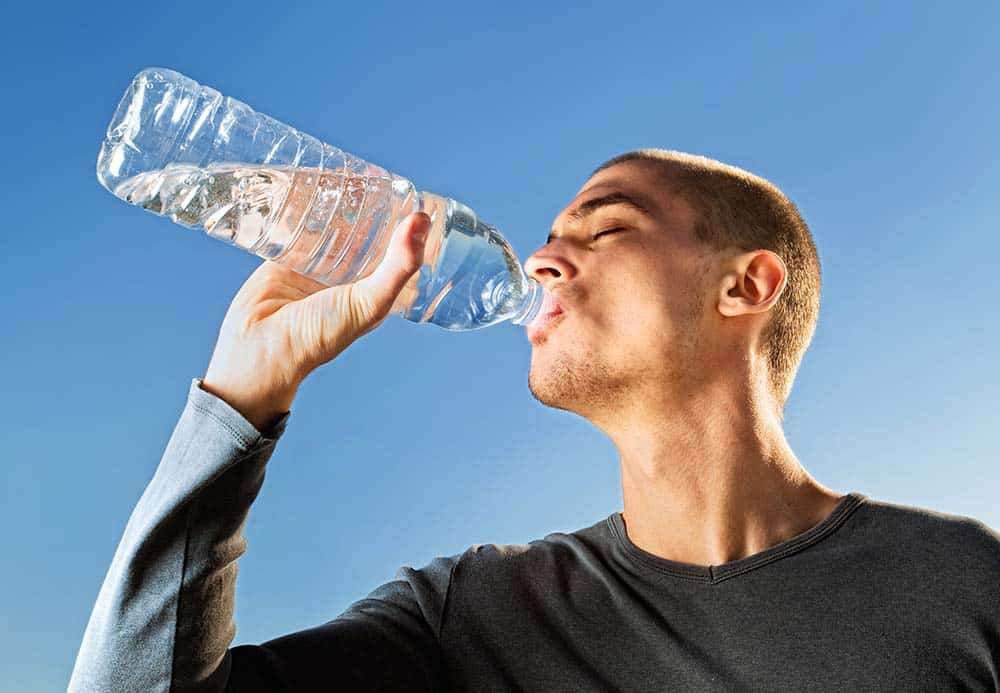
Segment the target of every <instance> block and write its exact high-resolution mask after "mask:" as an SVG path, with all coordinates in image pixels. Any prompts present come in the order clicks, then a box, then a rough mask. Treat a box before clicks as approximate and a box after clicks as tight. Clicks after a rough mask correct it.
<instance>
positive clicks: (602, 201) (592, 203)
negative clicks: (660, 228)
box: [545, 192, 655, 243]
mask: <svg viewBox="0 0 1000 693" xmlns="http://www.w3.org/2000/svg"><path fill="white" fill-rule="evenodd" d="M610 205H624V206H625V207H629V208H630V209H632V210H634V211H636V212H639V213H640V214H644V215H645V216H647V217H649V218H650V219H654V218H655V217H654V215H653V213H652V212H651V211H649V207H648V205H645V204H643V203H642V202H640V201H639V200H638V199H636V198H635V197H632V196H630V195H627V194H625V193H623V192H613V193H608V194H607V195H602V196H601V197H595V198H594V199H592V200H587V201H586V202H581V203H580V205H579V206H577V208H576V209H574V210H573V211H571V212H569V213H567V214H566V216H567V217H568V218H569V219H571V220H572V221H576V222H580V221H583V220H584V219H585V218H586V217H588V216H590V215H591V214H593V213H594V212H596V211H597V210H598V209H600V208H601V207H608V206H610ZM551 241H552V233H549V235H548V237H546V239H545V242H546V243H549V242H551Z"/></svg>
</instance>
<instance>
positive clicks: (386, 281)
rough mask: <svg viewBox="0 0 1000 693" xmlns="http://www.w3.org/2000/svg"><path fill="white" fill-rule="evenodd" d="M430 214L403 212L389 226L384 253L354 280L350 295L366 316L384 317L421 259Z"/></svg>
mask: <svg viewBox="0 0 1000 693" xmlns="http://www.w3.org/2000/svg"><path fill="white" fill-rule="evenodd" d="M430 226H431V218H430V216H428V215H427V214H426V213H424V212H414V213H413V214H410V215H408V216H406V217H405V218H404V219H403V220H402V221H401V222H400V223H399V224H398V225H397V226H396V228H395V229H393V232H392V238H390V239H389V246H388V247H387V248H386V251H385V255H384V256H383V257H382V260H381V261H380V262H379V264H378V267H376V268H375V271H373V272H372V273H371V274H369V275H368V276H367V277H365V278H364V279H361V280H359V281H358V282H357V284H356V285H355V287H354V291H352V292H351V293H352V298H353V299H354V300H355V302H356V303H355V306H356V309H357V310H358V312H359V313H360V314H361V315H363V316H364V318H365V319H366V320H374V319H379V318H382V317H384V316H385V315H386V314H387V313H388V312H389V310H390V309H391V308H392V304H393V303H394V302H395V301H396V297H397V296H398V295H399V294H400V292H401V291H402V290H403V287H404V286H406V282H408V281H409V280H410V277H412V276H413V274H414V273H415V272H416V271H417V270H419V269H420V266H421V265H422V264H423V261H424V245H425V242H426V240H427V233H428V232H429V231H430Z"/></svg>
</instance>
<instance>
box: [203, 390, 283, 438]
mask: <svg viewBox="0 0 1000 693" xmlns="http://www.w3.org/2000/svg"><path fill="white" fill-rule="evenodd" d="M200 387H201V389H202V390H204V391H205V392H207V393H209V394H211V395H214V396H215V397H218V398H219V399H221V400H222V401H224V402H225V403H226V404H228V405H229V406H230V407H232V408H233V409H235V410H236V411H237V412H238V413H239V414H240V416H242V417H243V418H244V419H246V420H247V421H248V422H250V425H252V426H253V427H254V428H255V429H257V432H258V433H264V432H266V431H268V430H270V429H271V428H272V427H273V426H274V425H275V424H276V423H278V420H279V419H281V417H282V416H284V415H285V414H286V413H288V411H289V410H290V409H291V405H292V399H293V398H294V396H295V393H291V394H289V395H280V396H271V397H263V398H261V397H247V396H245V395H241V394H240V393H238V392H236V391H235V390H232V389H229V388H226V387H224V386H219V385H217V384H215V383H213V382H211V381H209V380H207V378H202V379H201V383H200Z"/></svg>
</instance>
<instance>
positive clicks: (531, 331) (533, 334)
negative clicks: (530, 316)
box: [524, 308, 565, 344]
mask: <svg viewBox="0 0 1000 693" xmlns="http://www.w3.org/2000/svg"><path fill="white" fill-rule="evenodd" d="M563 316H565V313H563V311H562V308H557V310H554V311H551V312H549V313H545V314H539V316H538V317H536V318H535V319H534V320H533V321H532V322H531V324H530V325H528V326H527V327H525V328H524V329H525V332H526V333H527V334H528V341H530V342H531V343H532V344H538V343H539V342H540V341H541V339H542V335H544V334H546V333H547V332H549V331H550V330H552V329H553V328H554V327H555V326H556V325H557V324H559V323H560V322H562V318H563Z"/></svg>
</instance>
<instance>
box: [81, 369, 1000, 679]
mask: <svg viewBox="0 0 1000 693" xmlns="http://www.w3.org/2000/svg"><path fill="white" fill-rule="evenodd" d="M199 384H200V380H199V379H197V378H196V379H194V380H193V381H192V383H191V388H190V390H189V393H188V401H187V406H186V407H185V408H184V411H183V412H182V414H181V417H180V420H179V422H178V423H177V426H176V428H175V429H174V432H173V435H172V436H171V438H170V441H169V443H168V445H167V449H166V451H165V453H164V455H163V457H162V459H161V461H160V465H159V467H158V468H157V470H156V473H155V474H154V476H153V479H152V481H151V482H150V484H149V485H148V487H147V488H146V490H145V492H144V493H143V495H142V497H141V499H140V500H139V503H138V505H137V506H136V508H135V510H134V511H133V513H132V516H131V518H130V519H129V522H128V525H127V527H126V530H125V535H124V537H123V538H122V540H121V543H120V545H119V547H118V549H117V551H116V553H115V555H114V559H113V561H112V564H111V568H110V570H109V571H108V574H107V577H106V579H105V581H104V584H103V586H102V588H101V591H100V595H99V597H98V599H97V603H96V605H95V606H94V610H93V613H92V615H91V618H90V622H89V623H88V626H87V629H86V632H85V635H84V638H83V643H82V646H81V648H80V651H79V654H78V656H77V660H76V665H75V668H74V670H73V675H72V678H71V681H70V686H69V690H70V691H73V692H77V691H88V692H91V691H123V692H125V691H127V692H128V693H136V692H140V691H141V692H142V693H146V692H151V691H327V690H337V691H432V690H455V691H476V692H480V691H546V692H548V693H552V692H555V691H573V692H574V693H580V692H581V691H665V690H682V691H862V690H864V691H907V692H912V691H935V692H938V693H939V692H941V691H993V692H996V691H1000V673H998V670H1000V535H998V534H997V533H996V532H995V531H994V530H992V529H991V528H989V527H988V526H986V525H985V524H983V523H982V522H979V521H977V520H974V519H971V518H967V517H961V516H954V515H946V514H943V513H939V512H935V511H932V510H926V509H921V508H913V507H907V506H901V505H893V504H889V503H884V502H880V501H876V500H873V499H871V498H869V497H867V496H865V495H862V494H860V493H851V494H848V495H847V496H845V497H844V498H843V499H842V500H841V502H840V504H839V505H838V506H837V507H836V509H835V510H834V511H833V512H832V513H831V514H830V515H829V516H828V517H827V518H826V519H824V520H823V521H822V522H820V523H819V524H817V525H816V526H814V527H812V528H810V529H809V530H807V531H805V532H803V533H801V534H799V535H797V536H795V537H793V538H791V539H789V540H787V541H784V542H781V543H780V544H777V545H775V546H772V547H770V548H768V549H767V550H765V551H762V552H760V553H757V554H754V555H752V556H748V557H746V558H742V559H739V560H736V561H732V562H730V563H726V564H724V565H717V566H710V567H706V566H695V565H690V564H686V563H679V562H675V561H670V560H666V559H663V558H660V557H657V556H655V555H653V554H650V553H647V552H645V551H643V550H642V549H640V548H638V547H637V546H635V545H634V544H633V543H632V542H631V541H630V540H629V538H628V536H627V534H626V533H625V528H624V525H623V522H622V518H621V515H620V514H619V513H617V512H616V513H613V514H611V515H609V516H608V517H607V518H606V519H604V520H601V521H600V522H597V523H596V524H594V525H592V526H590V527H586V528H583V529H580V530H578V531H575V532H571V533H552V534H549V535H547V536H545V537H544V538H543V539H540V540H536V541H532V542H530V543H529V544H526V545H495V544H475V545H471V546H470V547H469V548H468V549H467V550H466V551H464V552H462V553H460V554H456V555H453V556H441V557H438V558H435V559H434V560H433V561H431V562H430V563H429V564H428V565H426V566H423V567H421V568H420V569H414V568H412V567H408V566H404V567H402V568H400V569H399V571H398V572H397V573H396V575H395V578H394V579H393V580H390V581H388V582H386V583H384V584H382V585H380V586H378V587H377V588H376V589H375V590H373V591H372V592H371V593H370V594H368V595H367V597H365V598H363V599H360V600H358V601H356V602H355V603H353V604H351V605H350V606H349V607H348V608H347V609H346V610H345V611H344V613H342V614H340V615H339V616H337V617H336V618H334V619H333V620H330V621H327V622H325V623H321V624H319V625H317V626H315V627H314V628H310V629H307V630H304V631H301V632H298V633H293V634H290V635H285V636H283V637H279V638H277V639H275V640H271V641H269V642H265V643H263V644H260V645H241V646H238V647H233V648H230V647H229V645H230V643H231V642H232V640H233V638H234V636H235V633H236V628H235V624H234V622H233V606H234V595H235V587H236V566H237V563H236V561H237V559H238V558H239V556H241V555H242V554H243V552H244V551H245V550H246V542H245V540H244V537H243V532H242V530H243V526H244V522H245V519H246V516H247V513H248V512H249V509H250V505H251V503H252V502H253V501H254V499H255V498H256V496H257V494H258V492H259V491H260V489H261V485H262V484H263V481H264V468H265V465H266V463H267V461H268V459H269V458H270V456H271V454H272V453H273V451H274V446H275V443H276V441H277V440H278V438H280V436H281V434H282V433H283V431H284V430H285V426H286V424H287V420H288V414H286V415H285V416H284V417H283V418H282V419H281V420H280V421H279V422H278V423H277V424H276V425H275V426H274V427H273V429H272V430H270V431H266V432H264V434H263V435H262V434H261V432H259V431H257V430H256V429H255V428H254V427H253V426H252V425H251V424H250V423H249V422H248V421H247V420H246V419H244V418H243V417H242V416H241V415H240V414H239V413H238V412H236V411H235V410H234V409H232V408H231V407H230V406H229V405H228V404H227V403H226V402H224V401H223V400H221V399H219V398H217V397H215V396H213V395H211V394H210V393H208V392H205V391H204V390H202V389H201V388H200V387H199Z"/></svg>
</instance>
